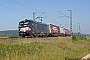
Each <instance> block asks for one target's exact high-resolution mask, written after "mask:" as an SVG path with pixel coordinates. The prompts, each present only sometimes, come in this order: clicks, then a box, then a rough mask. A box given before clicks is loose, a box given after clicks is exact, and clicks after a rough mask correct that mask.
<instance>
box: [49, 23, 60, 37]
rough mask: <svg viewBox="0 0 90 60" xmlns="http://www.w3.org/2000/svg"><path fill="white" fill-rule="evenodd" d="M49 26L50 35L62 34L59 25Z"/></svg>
mask: <svg viewBox="0 0 90 60" xmlns="http://www.w3.org/2000/svg"><path fill="white" fill-rule="evenodd" d="M48 26H49V32H50V34H49V36H59V34H60V29H59V26H56V25H53V24H48Z"/></svg>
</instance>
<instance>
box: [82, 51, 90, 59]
mask: <svg viewBox="0 0 90 60" xmlns="http://www.w3.org/2000/svg"><path fill="white" fill-rule="evenodd" d="M82 60H90V53H89V54H87V55H86V56H84V57H83V58H82Z"/></svg>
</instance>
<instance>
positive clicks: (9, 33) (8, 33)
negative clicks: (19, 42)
mask: <svg viewBox="0 0 90 60" xmlns="http://www.w3.org/2000/svg"><path fill="white" fill-rule="evenodd" d="M18 34H19V33H18V30H5V31H0V35H10V36H18Z"/></svg>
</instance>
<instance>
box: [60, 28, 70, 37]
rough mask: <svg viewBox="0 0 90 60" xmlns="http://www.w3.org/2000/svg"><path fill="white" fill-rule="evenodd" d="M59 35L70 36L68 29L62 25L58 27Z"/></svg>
mask: <svg viewBox="0 0 90 60" xmlns="http://www.w3.org/2000/svg"><path fill="white" fill-rule="evenodd" d="M60 36H70V31H69V30H68V29H66V28H64V27H60Z"/></svg>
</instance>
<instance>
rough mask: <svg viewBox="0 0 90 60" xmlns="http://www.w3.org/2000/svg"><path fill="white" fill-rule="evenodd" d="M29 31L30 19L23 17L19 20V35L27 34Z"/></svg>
mask: <svg viewBox="0 0 90 60" xmlns="http://www.w3.org/2000/svg"><path fill="white" fill-rule="evenodd" d="M30 31H31V28H30V20H27V19H25V20H24V21H21V22H19V36H22V37H25V36H29V34H30Z"/></svg>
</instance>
